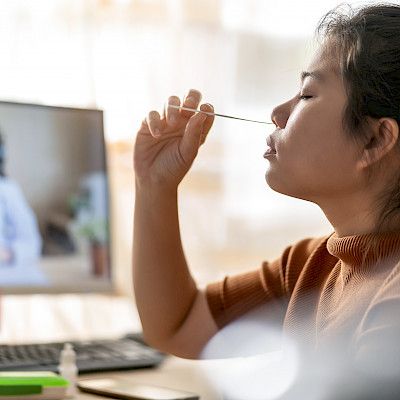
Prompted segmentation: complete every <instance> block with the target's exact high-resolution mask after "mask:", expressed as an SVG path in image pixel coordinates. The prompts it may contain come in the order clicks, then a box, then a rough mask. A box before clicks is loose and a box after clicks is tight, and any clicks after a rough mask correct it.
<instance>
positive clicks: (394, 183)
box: [133, 4, 400, 398]
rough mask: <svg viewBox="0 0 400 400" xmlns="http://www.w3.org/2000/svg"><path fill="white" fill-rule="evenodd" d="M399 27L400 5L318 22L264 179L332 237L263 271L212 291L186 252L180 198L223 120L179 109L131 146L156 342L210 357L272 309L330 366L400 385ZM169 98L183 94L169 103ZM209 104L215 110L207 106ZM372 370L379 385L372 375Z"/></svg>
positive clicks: (136, 267)
mask: <svg viewBox="0 0 400 400" xmlns="http://www.w3.org/2000/svg"><path fill="white" fill-rule="evenodd" d="M283 29H284V28H283ZM399 32H400V5H398V4H397V5H396V4H377V5H367V6H363V7H360V8H359V9H357V10H352V9H351V8H350V13H346V12H345V10H341V9H340V8H336V9H334V10H332V11H331V12H329V13H328V14H327V15H326V16H325V17H324V18H323V19H322V20H321V22H320V24H319V26H318V30H317V34H318V36H317V37H318V38H319V39H320V41H319V46H318V49H317V51H316V52H315V54H314V57H313V59H312V61H311V62H310V64H309V67H308V69H307V71H306V72H303V73H302V75H301V79H300V84H301V85H300V90H299V91H298V93H296V94H295V95H294V96H293V97H292V98H290V99H288V100H287V101H285V102H284V103H282V104H280V105H278V106H277V107H275V108H274V109H273V111H272V114H271V120H272V122H273V123H274V124H275V127H276V129H275V131H274V133H272V134H271V135H270V136H269V137H268V138H267V145H268V149H267V152H266V153H265V154H264V158H265V159H266V162H267V171H266V175H265V177H266V182H267V184H268V185H269V186H270V187H271V188H272V189H273V190H275V191H277V192H279V193H282V194H285V195H288V196H292V197H295V198H299V199H303V200H307V201H311V202H313V203H315V204H317V205H318V206H319V207H320V208H321V209H322V211H323V212H324V214H325V215H326V217H327V219H328V220H329V222H330V223H331V225H332V227H333V232H332V233H331V234H330V235H327V236H324V237H320V238H304V239H303V240H301V241H299V242H297V243H294V244H292V245H290V246H288V247H287V248H286V249H285V250H284V251H283V253H282V255H281V257H279V258H278V259H276V260H271V261H265V262H263V263H262V264H261V267H260V268H259V269H257V270H254V271H249V272H246V273H242V274H239V275H235V276H229V277H226V278H225V279H224V280H222V281H220V282H216V283H210V284H209V285H208V286H207V287H206V288H205V290H202V289H199V288H198V287H197V284H196V282H195V280H194V278H193V277H192V275H191V273H190V270H189V266H188V263H187V260H186V258H185V255H184V252H183V249H182V243H181V237H180V230H179V222H178V195H177V190H178V186H179V184H180V182H181V181H182V179H183V178H184V176H185V175H186V174H187V172H188V171H189V169H190V167H191V165H192V163H193V162H194V160H195V159H196V156H197V153H198V150H199V147H200V146H201V145H203V144H204V142H205V140H206V138H207V134H208V133H209V131H210V129H211V126H212V124H213V117H212V116H208V115H205V114H202V113H195V114H193V113H192V112H189V111H185V110H177V109H174V108H172V107H167V108H166V110H165V111H164V114H163V115H160V114H159V113H158V112H157V111H151V112H149V114H148V116H147V117H146V119H145V120H144V121H143V122H142V124H141V127H140V129H139V130H138V132H137V136H136V141H135V148H134V169H135V183H136V185H135V186H136V192H135V196H136V198H135V217H134V243H133V246H134V247H133V273H134V290H135V296H136V304H137V307H138V311H139V315H140V318H141V321H142V326H143V331H144V335H145V337H146V338H147V340H148V341H149V343H150V344H152V345H153V346H155V347H157V348H160V349H161V350H164V351H166V352H169V353H173V354H176V355H178V356H181V357H187V358H199V357H201V354H202V351H203V349H204V347H205V346H206V344H207V343H208V342H209V341H210V339H211V338H213V336H214V335H216V334H217V333H218V332H220V331H221V330H222V329H223V328H225V327H226V326H227V325H228V324H230V323H233V322H234V321H237V320H238V319H239V318H241V317H242V316H243V315H245V314H246V313H248V312H250V311H251V310H254V309H255V308H256V307H259V306H261V305H264V306H266V307H267V309H269V310H270V311H273V312H274V313H276V314H277V317H278V318H277V320H278V321H280V327H281V330H282V332H283V333H284V334H285V335H287V336H288V337H291V338H293V339H294V340H295V341H296V343H298V344H299V348H301V350H302V351H303V350H305V354H311V353H313V352H314V351H315V352H319V351H321V353H322V354H324V352H325V351H326V352H327V354H329V357H326V358H325V359H324V360H325V363H324V365H323V366H324V367H325V366H329V365H330V364H331V362H332V360H333V358H334V357H336V356H338V357H339V355H340V356H343V357H344V359H346V360H348V361H349V360H351V361H349V364H343V365H346V366H348V365H353V364H351V363H353V362H354V365H355V368H356V370H357V371H358V369H357V368H359V367H360V368H367V369H368V368H369V367H371V368H372V371H373V372H371V374H373V375H371V376H373V377H376V376H377V375H378V374H380V373H383V374H384V375H383V376H384V378H385V379H386V378H388V379H389V378H390V377H392V378H393V377H395V378H394V379H395V381H396V380H397V381H398V376H399V373H400V346H399V343H398V342H399V338H400V312H399V310H400V132H399V126H400V34H399ZM282 67H284V66H282ZM266 95H267V94H266ZM200 101H201V94H200V92H198V91H196V90H190V91H189V93H188V95H187V97H186V98H185V99H184V101H183V106H185V107H191V108H197V107H198V106H199V104H200ZM168 104H173V105H180V99H179V98H178V97H176V96H171V97H170V98H169V99H168ZM200 109H201V110H204V111H210V112H212V111H213V107H212V106H211V105H210V104H202V105H201V106H200ZM249 140H250V139H249ZM238 156H239V157H240V155H238ZM266 223H268V222H267V221H266ZM265 240H266V241H268V238H265ZM247 340H249V338H246V337H243V338H242V341H243V342H246V341H247ZM302 351H301V352H302ZM329 351H330V352H331V353H329ZM349 368H350V367H349ZM306 369H307V368H304V369H303V370H306ZM351 371H353V370H351ZM342 372H343V370H342ZM385 373H387V374H388V375H385ZM390 374H392V375H390ZM363 376H364V377H366V378H365V381H367V383H368V376H369V375H368V373H367V372H365V375H363ZM353 377H354V375H353V374H351V373H348V374H343V376H342V378H343V379H351V378H353ZM266 379H267V377H266ZM360 379H361V378H360ZM371 380H372V381H373V378H371ZM311 383H312V382H311ZM314 383H315V382H314ZM353 383H354V382H353ZM356 386H357V385H356ZM348 387H350V388H351V387H353V388H354V385H353V386H352V385H351V384H350V385H349V386H348ZM336 389H338V390H339V389H343V390H344V386H341V387H336ZM371 393H372V392H371ZM364 394H365V393H364ZM381 395H382V393H381ZM260 398H261V397H260ZM297 398H306V397H297ZM324 398H326V397H324ZM336 398H350V397H349V396H347V397H346V395H344V396H343V397H339V395H338V397H336ZM351 398H384V397H383V395H382V397H381V396H380V395H379V396H375V397H374V395H372V397H369V396H365V397H363V396H360V397H357V396H355V397H351Z"/></svg>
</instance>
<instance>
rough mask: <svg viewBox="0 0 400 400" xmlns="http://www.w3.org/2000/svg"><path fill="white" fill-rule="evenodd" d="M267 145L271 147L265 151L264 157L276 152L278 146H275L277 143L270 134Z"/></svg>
mask: <svg viewBox="0 0 400 400" xmlns="http://www.w3.org/2000/svg"><path fill="white" fill-rule="evenodd" d="M267 145H268V147H269V149H267V151H266V152H265V153H264V157H265V156H267V155H270V154H276V148H275V144H274V142H273V140H272V138H271V136H268V138H267Z"/></svg>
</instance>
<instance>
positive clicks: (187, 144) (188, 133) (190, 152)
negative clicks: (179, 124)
mask: <svg viewBox="0 0 400 400" xmlns="http://www.w3.org/2000/svg"><path fill="white" fill-rule="evenodd" d="M206 118H207V115H206V114H202V113H198V114H195V115H193V116H192V117H191V118H190V119H189V122H188V124H187V125H186V129H185V133H184V134H183V137H182V140H181V142H180V144H179V150H180V153H181V155H182V157H183V159H184V161H185V162H187V163H188V164H191V163H192V162H193V160H194V158H195V157H196V155H197V152H198V150H199V146H200V137H201V134H202V132H203V124H204V121H205V120H206Z"/></svg>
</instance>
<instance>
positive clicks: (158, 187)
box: [135, 178, 178, 198]
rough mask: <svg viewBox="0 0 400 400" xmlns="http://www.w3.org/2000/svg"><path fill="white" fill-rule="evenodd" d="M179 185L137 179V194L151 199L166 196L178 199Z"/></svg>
mask: <svg viewBox="0 0 400 400" xmlns="http://www.w3.org/2000/svg"><path fill="white" fill-rule="evenodd" d="M177 193H178V185H175V184H171V183H166V182H162V181H153V180H151V179H146V180H143V179H138V178H135V194H136V196H137V195H144V196H147V197H150V198H163V197H165V196H173V197H176V196H177Z"/></svg>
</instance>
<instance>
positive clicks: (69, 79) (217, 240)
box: [0, 0, 366, 295]
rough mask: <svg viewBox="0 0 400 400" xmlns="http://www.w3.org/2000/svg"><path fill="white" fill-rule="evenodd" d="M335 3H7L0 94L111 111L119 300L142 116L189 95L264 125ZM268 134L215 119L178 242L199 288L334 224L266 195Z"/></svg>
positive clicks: (294, 86) (0, 9) (186, 194)
mask: <svg viewBox="0 0 400 400" xmlns="http://www.w3.org/2000/svg"><path fill="white" fill-rule="evenodd" d="M348 3H350V4H352V5H357V4H362V3H366V2H360V1H358V2H354V1H349V2H348ZM338 4H339V2H338V1H334V0H306V1H302V2H299V1H297V0H282V1H280V2H276V1H267V0H36V1H28V0H2V1H1V3H0V52H1V63H0V97H1V100H10V101H21V102H31V103H39V104H47V105H61V106H72V107H90V108H100V109H103V110H104V112H105V114H104V115H105V130H106V139H107V150H108V165H109V168H110V174H111V175H110V176H111V190H112V217H113V238H114V240H113V243H114V247H115V248H114V255H115V259H116V264H115V265H116V266H117V268H116V270H115V271H114V274H115V277H116V280H117V285H118V290H119V292H120V293H122V294H126V295H129V294H131V290H132V288H131V280H130V279H129V277H130V273H131V272H130V269H131V265H130V259H131V255H130V252H131V243H132V217H133V206H134V176H133V168H132V149H133V143H134V139H135V132H136V131H137V129H138V127H139V125H140V122H141V120H142V119H143V118H144V117H145V116H146V114H147V112H148V111H149V110H152V109H158V110H160V111H161V110H162V108H163V106H164V103H165V101H166V100H167V98H168V96H170V95H178V96H180V97H183V96H184V95H185V93H186V92H187V91H188V90H189V89H190V88H196V89H198V90H200V91H201V92H202V93H203V100H204V102H210V103H212V104H213V105H214V107H215V110H216V112H220V113H226V114H231V115H237V116H241V117H245V118H246V117H247V118H252V119H258V120H269V118H270V113H271V111H272V108H273V107H274V106H275V105H277V104H279V103H281V102H283V101H285V100H286V99H288V98H289V97H291V96H293V95H294V94H295V93H296V91H297V90H298V88H299V84H300V80H299V74H300V72H301V71H302V70H303V69H305V68H306V66H307V63H308V61H309V59H310V57H311V55H312V52H313V46H314V45H313V42H312V37H313V33H314V29H315V27H316V25H317V23H318V21H319V19H320V18H321V17H322V16H323V15H324V14H325V13H326V12H327V11H329V10H330V9H331V8H333V7H334V6H336V5H338ZM272 129H273V127H272V128H268V127H267V128H266V127H265V126H263V125H258V124H251V123H247V122H239V121H231V120H225V119H218V118H217V119H216V121H215V124H214V127H213V129H212V131H211V133H210V135H209V137H208V140H207V142H206V144H205V145H204V146H203V147H202V149H201V150H200V153H199V156H198V158H197V160H196V162H195V165H194V166H193V168H192V170H191V172H190V173H189V175H188V176H187V177H186V178H185V180H184V182H183V184H182V186H181V188H180V218H181V228H182V238H183V245H184V249H185V252H186V255H187V258H188V261H189V265H190V267H191V269H192V271H193V274H194V275H195V276H196V278H197V279H198V282H199V283H200V285H205V284H206V283H207V282H210V281H212V280H216V279H220V278H222V276H224V275H226V274H230V273H235V272H239V271H242V270H246V269H250V268H257V267H259V266H260V265H261V262H262V261H263V260H269V259H273V258H275V257H278V256H279V255H280V254H281V252H282V250H283V249H284V248H285V247H286V246H287V245H289V244H291V243H293V242H294V241H296V240H299V239H301V238H304V237H306V236H319V235H324V234H328V233H330V232H331V230H332V228H331V226H330V225H329V223H328V222H327V221H326V219H325V217H324V215H323V214H322V212H321V211H320V209H319V208H318V207H317V206H315V205H313V204H311V203H307V202H305V201H301V200H297V199H291V198H288V197H285V196H283V195H280V194H277V193H275V192H273V191H272V190H271V189H269V188H268V187H267V185H266V183H265V179H264V174H265V170H266V168H267V162H268V161H266V160H265V159H264V158H263V153H264V152H265V150H266V142H265V140H266V137H267V136H268V135H269V134H270V133H271V132H272ZM38 179H40V178H39V177H38Z"/></svg>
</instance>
